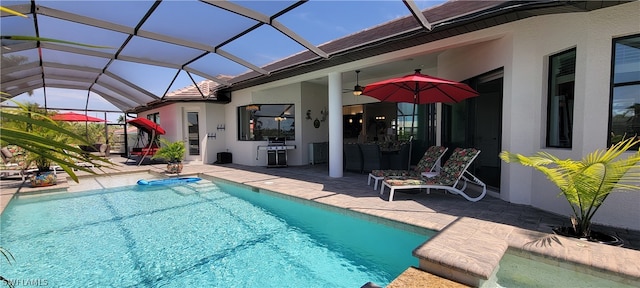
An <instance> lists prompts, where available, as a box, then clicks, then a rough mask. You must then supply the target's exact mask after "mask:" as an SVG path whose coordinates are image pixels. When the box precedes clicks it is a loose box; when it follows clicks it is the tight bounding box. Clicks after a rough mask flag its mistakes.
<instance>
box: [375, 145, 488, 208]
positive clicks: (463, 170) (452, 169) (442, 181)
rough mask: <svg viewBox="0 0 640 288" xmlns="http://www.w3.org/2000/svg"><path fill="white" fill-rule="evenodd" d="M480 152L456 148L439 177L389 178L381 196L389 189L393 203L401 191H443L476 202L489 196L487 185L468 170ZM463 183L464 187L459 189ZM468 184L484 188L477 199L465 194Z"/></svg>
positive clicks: (384, 181)
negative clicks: (396, 192) (486, 195)
mask: <svg viewBox="0 0 640 288" xmlns="http://www.w3.org/2000/svg"><path fill="white" fill-rule="evenodd" d="M478 154H480V150H477V149H474V148H468V149H462V148H456V149H455V150H454V151H453V154H451V157H449V159H447V161H446V162H445V163H444V165H443V166H442V169H441V170H440V173H438V174H437V175H435V176H433V175H428V177H397V178H396V177H389V178H385V179H384V180H383V181H382V186H381V187H380V195H383V194H384V187H385V186H386V187H389V189H390V192H389V202H391V201H393V194H394V193H395V191H396V190H399V189H425V188H426V189H427V194H429V192H430V191H429V189H431V188H433V189H443V190H446V191H447V192H450V193H453V194H458V195H460V196H462V197H464V198H465V199H467V200H469V201H472V202H476V201H478V200H480V199H482V198H483V197H484V195H485V194H487V185H485V184H484V183H483V182H482V181H480V179H478V178H476V177H475V176H473V174H471V173H470V172H469V171H468V170H467V169H468V168H469V166H470V165H471V163H473V160H475V159H476V157H478ZM431 176H432V177H431ZM461 181H462V187H460V188H457V187H458V184H460V182H461ZM467 182H473V183H475V184H477V185H479V186H480V187H482V193H481V194H480V195H479V196H477V197H471V196H469V195H467V193H465V192H464V190H465V189H466V188H467Z"/></svg>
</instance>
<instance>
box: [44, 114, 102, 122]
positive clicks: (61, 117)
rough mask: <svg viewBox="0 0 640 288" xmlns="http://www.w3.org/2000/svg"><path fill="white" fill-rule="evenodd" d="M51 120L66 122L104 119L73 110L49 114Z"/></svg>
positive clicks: (100, 120) (99, 120)
mask: <svg viewBox="0 0 640 288" xmlns="http://www.w3.org/2000/svg"><path fill="white" fill-rule="evenodd" d="M51 120H54V121H67V122H105V120H104V119H100V118H96V117H91V116H87V115H84V114H79V113H75V112H67V113H60V114H56V115H53V116H51Z"/></svg>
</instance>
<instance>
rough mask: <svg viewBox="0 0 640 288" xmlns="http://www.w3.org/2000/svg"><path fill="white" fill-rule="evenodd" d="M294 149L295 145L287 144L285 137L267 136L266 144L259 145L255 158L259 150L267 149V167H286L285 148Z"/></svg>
mask: <svg viewBox="0 0 640 288" xmlns="http://www.w3.org/2000/svg"><path fill="white" fill-rule="evenodd" d="M291 149H296V145H287V142H286V138H285V137H269V138H268V142H267V145H259V146H258V152H257V154H256V160H257V159H258V154H259V151H260V150H267V167H286V166H287V150H291Z"/></svg>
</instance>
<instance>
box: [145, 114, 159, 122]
mask: <svg viewBox="0 0 640 288" xmlns="http://www.w3.org/2000/svg"><path fill="white" fill-rule="evenodd" d="M147 119H149V120H151V121H152V122H153V123H156V124H160V113H158V112H156V113H153V114H148V115H147Z"/></svg>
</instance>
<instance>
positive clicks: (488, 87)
mask: <svg viewBox="0 0 640 288" xmlns="http://www.w3.org/2000/svg"><path fill="white" fill-rule="evenodd" d="M502 75H503V71H502V69H500V70H497V71H494V72H491V73H487V74H486V75H481V76H478V77H475V78H473V79H470V80H469V81H467V83H468V84H469V85H470V86H471V87H472V88H474V89H475V90H476V91H478V92H479V93H480V96H478V97H474V98H470V99H467V100H465V101H462V102H460V103H457V104H453V105H443V111H442V112H443V117H442V121H443V123H442V143H443V145H445V146H447V147H449V151H448V153H451V152H452V151H453V149H454V148H456V147H463V148H468V147H474V148H477V149H480V151H481V152H480V155H478V158H476V160H475V161H474V163H473V165H472V166H471V167H470V170H469V171H471V173H473V174H474V175H475V176H476V177H478V178H479V179H480V180H482V181H483V182H484V183H485V184H487V186H489V187H491V188H492V190H494V191H496V192H499V191H500V167H501V162H500V158H498V154H500V151H501V149H502V95H503V92H502V91H503V88H502V87H503V76H502ZM445 157H448V155H446V156H445Z"/></svg>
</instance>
